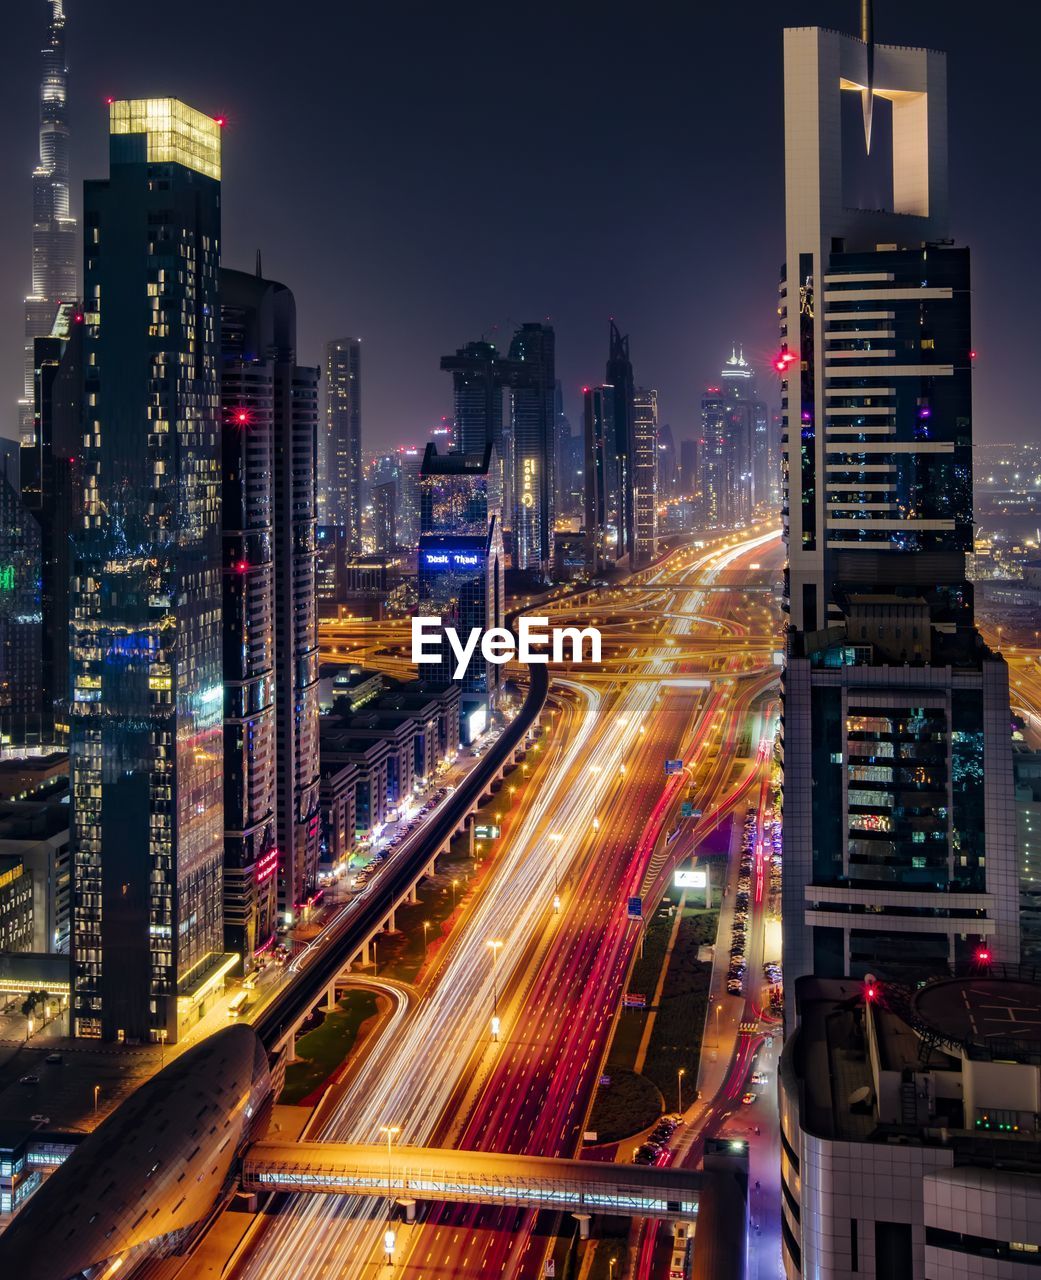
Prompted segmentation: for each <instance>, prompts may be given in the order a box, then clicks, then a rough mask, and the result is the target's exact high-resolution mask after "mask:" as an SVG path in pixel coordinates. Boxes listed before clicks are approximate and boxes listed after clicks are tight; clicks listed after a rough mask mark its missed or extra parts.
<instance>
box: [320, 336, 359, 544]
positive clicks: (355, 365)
mask: <svg viewBox="0 0 1041 1280" xmlns="http://www.w3.org/2000/svg"><path fill="white" fill-rule="evenodd" d="M325 430H326V441H325V448H326V467H325V472H326V485H327V494H326V506H327V511H326V517H325V518H326V523H328V524H336V525H339V526H340V527H341V528H342V529H346V530H347V551H348V554H352V555H353V554H357V553H358V552H360V551H361V339H360V338H338V339H337V340H336V341H334V342H330V343H329V344H328V345H327V347H326V349H325Z"/></svg>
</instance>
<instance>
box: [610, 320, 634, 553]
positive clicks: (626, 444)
mask: <svg viewBox="0 0 1041 1280" xmlns="http://www.w3.org/2000/svg"><path fill="white" fill-rule="evenodd" d="M604 381H605V382H606V383H607V385H608V386H610V387H612V388H613V394H614V432H615V456H616V457H617V459H618V464H617V466H618V469H617V484H618V499H617V502H618V554H617V558H618V559H619V560H621V559H623V558H624V557H628V559H629V563H630V565H632V566H633V567H635V559H634V550H635V546H636V503H635V494H634V485H635V475H634V465H635V453H636V430H635V417H634V415H635V409H634V405H633V397H634V395H635V386H634V383H633V366H632V361H631V360H630V359H629V335H628V334H626V335H625V336H624V337H623V336H622V334H621V331H620V330H619V328H618V326H617V325H616V324H615V322H614V321H613V320H612V321H611V329H610V339H609V349H608V356H607V376H606V378H605V379H604Z"/></svg>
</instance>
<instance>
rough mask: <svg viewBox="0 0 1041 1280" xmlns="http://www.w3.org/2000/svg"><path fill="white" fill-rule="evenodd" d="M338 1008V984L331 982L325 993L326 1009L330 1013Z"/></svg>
mask: <svg viewBox="0 0 1041 1280" xmlns="http://www.w3.org/2000/svg"><path fill="white" fill-rule="evenodd" d="M335 1008H336V983H335V982H330V983H329V985H328V987H327V988H326V991H325V1009H326V1012H327V1013H328V1012H329V1010H330V1009H335Z"/></svg>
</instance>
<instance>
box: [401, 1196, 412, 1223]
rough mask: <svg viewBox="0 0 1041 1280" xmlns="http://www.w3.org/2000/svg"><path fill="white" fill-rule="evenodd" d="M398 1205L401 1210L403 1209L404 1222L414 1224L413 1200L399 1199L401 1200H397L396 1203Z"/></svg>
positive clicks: (407, 1198)
mask: <svg viewBox="0 0 1041 1280" xmlns="http://www.w3.org/2000/svg"><path fill="white" fill-rule="evenodd" d="M398 1204H399V1205H401V1207H402V1209H404V1210H405V1221H406V1222H415V1220H416V1202H415V1200H411V1199H409V1197H408V1196H405V1197H404V1198H403V1199H401V1200H399V1201H398Z"/></svg>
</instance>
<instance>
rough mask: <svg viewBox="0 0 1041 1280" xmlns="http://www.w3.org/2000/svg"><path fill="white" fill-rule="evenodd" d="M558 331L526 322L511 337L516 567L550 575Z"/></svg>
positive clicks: (508, 445) (509, 448)
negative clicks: (556, 336)
mask: <svg viewBox="0 0 1041 1280" xmlns="http://www.w3.org/2000/svg"><path fill="white" fill-rule="evenodd" d="M555 341H556V340H555V335H554V333H553V329H552V327H551V326H550V325H548V324H525V325H522V326H521V327H520V328H519V329H518V330H517V332H516V333H515V334H514V335H513V341H512V342H511V343H510V352H509V358H510V424H511V433H510V434H511V438H510V441H509V442H507V443H506V444H505V446H504V447H506V448H507V451H508V452H509V453H510V454H511V457H512V467H508V468H505V469H504V470H505V473H506V478H507V482H509V480H510V478H511V477H510V472H511V471H512V508H513V522H512V533H513V567H514V569H518V570H521V571H522V572H525V573H529V574H531V575H533V576H534V577H536V578H546V577H548V576H549V574H550V573H551V571H552V567H553V533H554V519H555V493H556V482H555V476H554V471H555V469H556V381H557V379H556V372H555V368H556V366H555Z"/></svg>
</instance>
